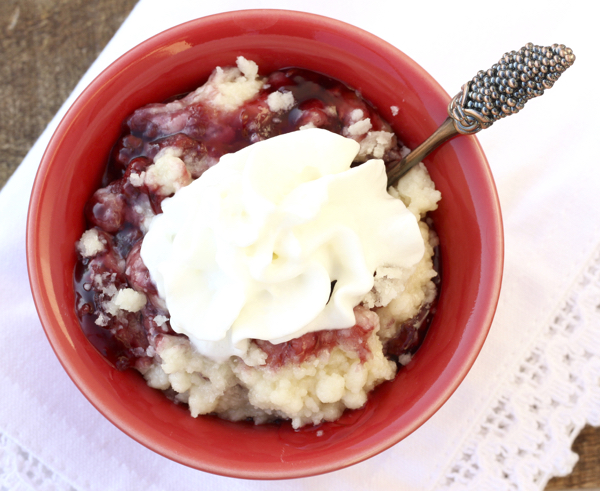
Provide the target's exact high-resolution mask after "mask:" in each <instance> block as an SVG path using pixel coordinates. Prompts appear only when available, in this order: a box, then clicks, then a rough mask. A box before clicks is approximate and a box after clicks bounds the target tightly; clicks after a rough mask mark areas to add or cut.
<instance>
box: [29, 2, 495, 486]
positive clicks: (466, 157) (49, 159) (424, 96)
mask: <svg viewBox="0 0 600 491" xmlns="http://www.w3.org/2000/svg"><path fill="white" fill-rule="evenodd" d="M238 55H243V56H245V57H246V58H248V59H251V60H254V61H256V62H257V63H258V65H259V67H260V70H261V73H264V74H267V73H270V72H271V71H273V70H276V69H279V68H283V67H288V66H296V67H303V68H308V69H310V70H314V71H317V72H322V73H324V74H326V75H329V76H331V77H334V78H337V79H339V80H342V81H344V82H346V83H347V84H348V85H350V86H352V87H354V88H355V89H357V90H358V91H360V93H361V94H362V95H363V96H364V98H365V99H367V100H369V101H370V102H371V103H372V104H374V105H375V107H376V108H377V109H378V110H379V112H380V114H381V115H382V116H383V117H384V118H385V119H387V120H388V122H389V123H391V125H392V127H393V128H394V130H395V132H396V134H397V135H398V136H399V137H400V139H401V140H402V141H403V142H404V143H405V144H406V145H408V146H409V147H414V146H416V145H417V144H419V143H420V142H422V141H423V140H425V139H426V138H427V137H428V136H429V135H430V134H431V133H432V132H433V131H434V130H435V129H436V128H437V127H438V126H439V125H440V124H441V123H442V122H443V121H444V119H445V118H446V107H447V105H448V102H449V100H450V97H449V96H448V95H447V94H446V93H445V92H444V90H443V89H442V88H441V87H440V86H439V85H438V84H437V83H436V82H435V80H433V79H432V78H431V76H430V75H428V74H427V73H426V72H425V71H424V70H423V69H422V68H421V67H419V66H418V65H417V64H416V63H415V62H413V61H412V60H411V59H410V58H408V57H407V56H406V55H404V54H403V53H402V52H400V51H399V50H397V49H396V48H395V47H393V46H391V45H389V44H387V43H386V42H384V41H382V40H381V39H379V38H377V37H376V36H374V35H372V34H369V33H367V32H365V31H362V30H361V29H358V28H356V27H354V26H351V25H348V24H345V23H342V22H339V21H336V20H333V19H329V18H325V17H321V16H317V15H312V14H307V13H300V12H291V11H279V10H249V11H237V12H229V13H224V14H219V15H214V16H210V17H205V18H202V19H197V20H194V21H191V22H188V23H186V24H183V25H180V26H177V27H175V28H173V29H170V30H168V31H165V32H163V33H161V34H159V35H157V36H155V37H153V38H151V39H149V40H147V41H145V42H144V43H142V44H140V45H139V46H137V47H136V48H134V49H132V50H131V51H129V52H128V53H126V54H125V55H124V56H122V57H121V58H119V59H118V60H117V61H116V62H114V63H113V64H112V65H111V66H109V67H108V68H107V69H106V70H105V71H104V72H103V73H102V74H101V75H100V76H99V77H98V78H97V79H96V80H94V81H93V82H92V83H91V84H90V86H89V87H88V88H87V89H85V90H84V91H83V93H82V94H81V95H80V96H79V98H78V99H77V100H76V102H75V103H74V104H73V106H72V107H71V108H70V110H69V111H68V113H67V114H66V116H65V117H64V119H63V120H62V122H61V123H60V124H59V126H58V128H57V130H56V132H55V133H54V136H53V137H52V139H51V141H50V144H49V145H48V148H47V150H46V152H45V154H44V157H43V159H42V163H41V166H40V169H39V171H38V174H37V177H36V180H35V184H34V188H33V193H32V197H31V203H30V208H29V216H28V222H27V261H28V267H29V276H30V282H31V288H32V291H33V296H34V299H35V304H36V307H37V310H38V313H39V316H40V319H41V322H42V325H43V327H44V329H45V331H46V335H47V336H48V339H49V341H50V343H51V345H52V347H53V349H54V351H55V353H56V355H57V357H58V358H59V360H60V362H61V363H62V365H63V367H64V369H65V370H66V371H67V373H68V374H69V376H70V377H71V378H72V380H73V381H74V382H75V384H76V385H77V387H78V388H79V389H80V390H81V392H82V393H83V394H84V395H85V396H86V397H87V398H88V399H89V401H90V402H91V403H92V404H93V405H94V406H95V407H96V408H97V409H98V410H99V411H100V412H101V413H102V414H104V415H105V416H106V418H108V419H109V420H110V421H111V422H112V423H114V424H115V425H116V426H117V427H118V428H120V429H121V430H123V431H124V432H125V433H126V434H128V435H129V436H131V437H132V438H134V439H135V440H137V441H138V442H139V443H141V444H143V445H145V446H146V447H148V448H150V449H152V450H154V451H156V452H158V453H159V454H162V455H164V456H165V457H168V458H170V459H172V460H175V461H177V462H180V463H182V464H185V465H188V466H191V467H194V468H197V469H201V470H203V471H208V472H212V473H215V474H221V475H226V476H232V477H240V478H249V479H281V478H294V477H303V476H310V475H315V474H320V473H325V472H329V471H333V470H336V469H340V468H343V467H346V466H349V465H352V464H355V463H357V462H360V461H362V460H364V459H367V458H369V457H371V456H373V455H375V454H377V453H379V452H381V451H383V450H385V449H387V448H389V447H390V446H392V445H394V444H395V443H397V442H399V441H400V440H402V439H403V438H405V437H406V436H407V435H409V434H410V433H411V432H413V431H414V430H415V429H417V428H418V427H419V426H420V425H422V424H423V423H424V422H425V421H426V420H427V419H428V418H429V417H431V416H432V415H433V413H434V412H435V411H437V410H438V409H439V408H440V406H442V404H443V403H444V402H445V401H446V400H447V399H448V397H450V395H451V394H452V392H453V391H454V390H455V389H456V388H457V386H458V385H459V384H460V382H461V381H462V380H463V378H464V377H465V375H466V374H467V372H468V370H469V369H470V367H471V366H472V364H473V362H474V361H475V358H476V356H477V354H478V353H479V351H480V349H481V347H482V345H483V342H484V340H485V337H486V335H487V333H488V330H489V328H490V324H491V322H492V318H493V315H494V311H495V308H496V304H497V300H498V295H499V291H500V282H501V276H502V264H503V233H502V222H501V215H500V208H499V204H498V198H497V194H496V189H495V186H494V182H493V179H492V176H491V174H490V169H489V167H488V164H487V161H486V158H485V156H484V154H483V151H482V150H481V147H480V146H479V143H478V141H477V139H476V138H475V137H461V138H458V139H455V140H453V141H452V142H450V143H447V144H446V145H444V146H443V147H441V148H440V149H439V150H437V151H436V152H434V153H432V154H431V155H430V156H429V157H428V158H427V159H426V160H425V163H426V165H427V167H428V168H429V172H430V174H431V177H432V178H433V180H434V181H435V183H436V186H437V188H438V189H439V190H440V191H441V192H442V197H443V198H442V201H441V203H440V206H439V209H438V210H437V211H436V212H435V213H434V214H433V219H434V220H435V226H436V229H437V232H438V234H439V236H440V241H441V264H442V278H443V281H442V288H441V294H440V299H439V306H438V310H437V313H436V315H435V317H434V320H433V322H432V325H431V327H430V330H429V333H428V335H427V337H426V339H425V341H424V343H423V345H422V346H421V348H420V350H419V351H418V353H417V355H416V356H415V357H414V359H413V361H412V362H411V363H410V364H409V365H408V366H407V367H405V368H404V369H402V370H401V371H400V372H399V374H398V376H397V377H396V379H395V380H394V381H393V382H389V383H384V384H383V385H381V386H380V387H379V388H377V389H376V390H375V391H374V392H373V393H372V394H371V397H370V399H369V401H368V403H367V404H366V406H365V407H364V408H362V409H360V410H355V411H347V412H346V413H345V414H344V415H343V417H342V418H341V419H340V420H339V421H337V422H334V423H325V424H322V425H320V426H319V427H318V428H313V427H308V428H304V429H301V430H299V431H294V430H293V429H292V428H291V426H290V425H288V424H282V425H274V424H272V425H264V426H255V425H253V424H250V423H231V422H228V421H223V420H221V419H218V418H215V417H199V418H197V419H194V418H192V417H190V415H189V414H188V411H187V409H186V408H184V407H181V406H176V405H174V404H172V403H171V402H170V401H169V400H167V399H166V398H165V397H164V396H163V395H162V394H161V393H160V392H159V391H156V390H153V389H150V388H149V387H147V386H146V384H145V382H144V380H143V378H142V377H141V376H140V375H139V374H138V373H137V372H134V371H133V370H129V371H124V372H120V371H117V370H116V369H114V368H113V367H112V366H111V365H109V364H108V363H107V362H106V361H105V360H104V358H103V357H102V356H101V355H100V354H99V353H98V352H97V351H96V350H95V349H94V348H93V347H92V345H91V344H90V343H89V342H88V340H87V339H86V337H85V336H84V334H83V332H82V330H81V327H80V325H79V322H78V320H77V317H76V315H75V308H74V306H75V297H74V290H73V270H74V266H75V261H76V254H75V247H74V244H75V242H76V241H77V240H78V239H79V237H80V236H81V234H82V232H83V231H84V226H85V222H84V215H83V208H84V204H85V202H86V201H87V200H88V198H89V197H90V196H91V195H92V193H93V192H94V190H96V189H97V188H98V187H99V184H100V180H101V176H102V173H103V169H104V167H105V165H106V162H107V157H108V155H109V152H110V150H111V147H112V145H113V144H114V142H115V141H116V139H117V138H118V137H119V135H120V132H121V122H122V121H123V120H124V119H125V118H126V117H127V116H128V115H129V114H130V113H131V112H133V110H134V109H136V108H138V107H140V106H143V105H145V104H147V103H150V102H160V101H163V100H165V99H167V98H168V97H170V96H173V95H175V94H180V93H184V92H187V91H190V90H192V89H194V88H196V87H197V86H199V85H200V84H202V83H203V82H204V81H205V80H206V79H207V77H208V75H209V74H210V72H211V71H212V70H213V69H214V67H215V66H227V65H232V64H234V62H235V59H236V57H237V56H238ZM391 106H398V107H399V108H400V111H399V112H398V114H397V115H394V114H392V110H391V109H390V107H391Z"/></svg>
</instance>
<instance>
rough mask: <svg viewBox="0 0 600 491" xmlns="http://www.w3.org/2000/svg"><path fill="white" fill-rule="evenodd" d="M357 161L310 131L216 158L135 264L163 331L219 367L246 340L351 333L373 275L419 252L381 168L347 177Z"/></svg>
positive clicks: (338, 140) (337, 141) (182, 193)
mask: <svg viewBox="0 0 600 491" xmlns="http://www.w3.org/2000/svg"><path fill="white" fill-rule="evenodd" d="M358 151H359V144H358V143H357V142H356V141H354V140H352V139H348V138H344V137H343V136H340V135H337V134H334V133H331V132H329V131H326V130H322V129H307V130H303V131H296V132H292V133H288V134H284V135H281V136H277V137H274V138H271V139H268V140H265V141H261V142H258V143H255V144H253V145H251V146H249V147H246V148H244V149H242V150H240V151H238V152H236V153H233V154H228V155H224V156H223V157H222V158H221V159H220V162H219V164H218V165H215V166H213V167H211V168H210V169H208V170H207V171H206V172H204V174H202V176H201V177H200V178H198V179H197V180H195V181H193V182H192V183H191V184H189V185H188V186H186V187H183V188H181V189H179V190H178V191H177V192H176V194H175V195H174V196H173V197H172V198H168V199H166V200H164V201H163V203H162V209H163V213H162V214H160V215H157V216H156V217H154V218H153V219H152V222H151V223H150V226H149V231H148V233H147V234H146V236H145V238H144V240H143V243H142V248H141V256H142V259H143V261H144V263H145V264H146V266H147V267H148V270H149V271H150V275H151V277H152V279H153V281H154V282H155V283H156V286H157V289H158V293H159V295H160V297H161V298H163V299H164V300H165V302H166V305H167V308H168V309H169V313H170V316H171V318H170V321H171V327H172V328H173V330H175V331H176V332H178V333H182V334H185V335H187V336H188V337H189V338H190V340H191V342H192V343H193V344H194V345H195V347H196V348H197V349H198V351H199V352H200V353H202V354H203V355H205V356H208V357H209V358H211V359H213V360H215V361H219V362H221V361H224V360H225V359H227V358H228V357H230V356H232V355H240V356H243V355H244V354H245V352H246V351H247V349H248V344H249V340H250V339H261V340H268V341H270V342H272V343H274V344H278V343H281V342H284V341H288V340H290V339H293V338H296V337H299V336H301V335H303V334H305V333H307V332H312V331H319V330H323V329H341V328H348V327H352V326H353V325H354V324H355V316H354V312H353V308H354V307H355V306H356V305H358V304H359V303H360V302H361V300H362V299H363V298H364V296H365V295H366V294H367V293H368V292H369V291H370V290H371V289H372V288H373V284H374V278H373V275H374V272H375V270H376V269H377V268H378V267H380V266H396V267H403V268H412V267H413V266H414V265H415V264H416V263H418V262H419V260H420V259H421V257H422V256H423V254H424V244H423V238H422V236H421V233H420V231H419V226H418V224H417V220H416V218H415V216H414V215H413V214H412V213H410V212H409V211H408V210H407V209H406V207H405V205H404V204H403V203H402V201H400V200H399V199H396V198H393V197H391V196H390V195H389V194H388V192H387V189H386V186H387V177H386V173H385V166H384V163H383V161H382V160H369V161H367V162H365V163H364V164H362V165H360V166H358V167H354V168H351V167H350V166H351V164H352V161H353V159H354V158H355V157H356V155H357V153H358Z"/></svg>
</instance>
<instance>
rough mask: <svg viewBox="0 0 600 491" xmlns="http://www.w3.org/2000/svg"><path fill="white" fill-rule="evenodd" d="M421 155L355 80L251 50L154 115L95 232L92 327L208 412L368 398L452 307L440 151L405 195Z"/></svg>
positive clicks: (87, 243)
mask: <svg viewBox="0 0 600 491" xmlns="http://www.w3.org/2000/svg"><path fill="white" fill-rule="evenodd" d="M394 109H395V111H394ZM397 111H398V109H397V107H396V106H393V108H392V112H393V113H394V114H395V113H397ZM406 152H407V149H406V148H405V147H403V145H402V144H401V143H400V142H399V141H398V140H397V138H396V136H395V135H394V133H393V131H392V129H391V127H390V125H389V124H388V123H386V122H385V121H384V120H383V119H382V118H381V117H380V116H379V115H378V113H377V112H376V111H375V109H374V108H373V107H372V106H370V105H369V104H368V103H367V102H366V101H365V100H363V99H362V98H361V97H360V95H359V94H358V93H357V92H356V91H354V90H352V89H351V88H349V87H347V86H346V85H344V84H343V83H341V82H338V81H336V80H333V79H330V78H328V77H326V76H324V75H321V74H318V73H314V72H310V71H307V70H303V69H298V68H290V69H282V70H279V71H276V72H274V73H271V74H269V75H267V76H262V75H260V74H259V69H258V66H257V65H256V64H255V63H254V62H253V61H250V60H247V59H245V58H243V57H238V59H237V63H236V66H231V67H225V68H220V67H217V68H216V69H215V70H214V71H213V73H212V75H211V76H210V78H209V79H208V81H207V82H206V83H205V84H204V85H202V86H201V87H199V88H198V89H196V90H195V91H193V92H191V93H189V94H187V95H183V96H178V97H174V98H173V99H171V100H169V101H166V102H164V103H155V104H149V105H147V106H144V107H142V108H140V109H138V110H136V111H135V112H134V113H133V114H132V115H131V116H129V118H127V120H126V121H125V123H124V133H123V135H122V137H121V138H120V139H119V141H118V142H117V144H116V145H115V147H114V149H113V152H112V154H111V156H110V159H109V163H108V166H107V169H106V173H105V176H104V180H103V183H102V187H101V188H100V189H98V190H97V191H96V192H95V193H94V194H93V196H92V197H91V198H90V200H89V201H88V203H87V205H86V208H85V216H86V219H87V223H88V229H87V230H86V231H85V232H84V233H83V235H82V237H81V239H80V240H79V241H78V242H77V244H76V249H77V253H78V262H77V265H76V269H75V288H76V292H77V294H76V298H77V305H76V310H77V314H78V317H79V320H80V322H81V325H82V328H83V330H84V332H85V334H86V336H87V337H88V339H89V340H90V341H91V342H92V344H93V345H94V346H95V347H96V348H97V349H98V350H99V351H100V352H101V353H102V354H103V355H104V356H105V357H106V358H107V359H108V360H109V361H110V362H111V363H113V364H114V365H115V366H116V367H117V368H118V369H119V370H125V369H128V368H134V369H136V370H138V371H139V372H140V373H141V374H142V375H143V377H144V378H145V380H146V382H147V383H148V385H149V386H150V387H152V388H155V389H159V390H161V391H163V392H164V394H165V395H166V397H169V398H170V399H171V400H173V401H174V402H175V403H181V404H187V406H188V407H189V410H190V412H191V414H192V416H194V417H196V416H198V415H202V414H216V415H218V416H219V417H221V418H225V419H228V420H233V421H239V420H246V419H251V420H253V421H254V422H255V423H266V422H272V421H277V420H284V419H285V420H291V424H292V425H293V427H294V428H299V427H301V426H303V425H306V424H319V423H321V422H323V421H334V420H336V419H337V418H339V417H340V415H341V414H342V413H343V411H344V410H345V409H357V408H360V407H362V406H363V405H364V404H365V402H366V401H367V397H368V394H369V392H370V391H371V390H373V389H374V388H375V387H376V386H377V385H379V384H381V383H382V382H384V381H386V380H391V379H393V378H394V377H395V375H396V372H397V370H398V367H401V366H402V365H406V364H407V363H409V362H410V360H411V357H412V356H413V354H414V353H415V351H416V350H417V348H418V346H419V345H420V343H421V341H422V339H423V336H424V335H425V332H426V330H427V325H428V321H429V319H430V317H431V315H432V314H433V312H434V310H435V300H436V294H437V290H438V284H439V277H438V274H437V269H438V268H437V265H436V264H435V263H436V258H437V255H436V247H437V240H438V239H437V236H436V235H435V232H434V231H433V229H432V224H431V221H430V220H429V218H428V217H427V213H428V212H429V211H432V210H434V209H436V208H437V202H438V201H439V200H440V193H439V192H438V191H437V190H436V189H435V186H434V184H433V182H432V180H431V179H430V177H429V174H428V172H427V170H426V168H425V167H424V166H423V165H422V164H421V165H419V166H417V167H415V168H414V169H413V170H411V171H410V172H409V173H408V174H407V175H406V176H405V177H404V178H403V179H402V180H401V181H400V182H399V183H398V184H397V185H396V186H394V187H392V188H389V189H386V186H387V178H386V174H385V168H386V167H385V166H386V164H388V163H390V162H392V161H395V160H398V159H399V158H401V157H402V155H404V154H405V153H406Z"/></svg>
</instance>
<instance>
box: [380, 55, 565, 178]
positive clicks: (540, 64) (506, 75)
mask: <svg viewBox="0 0 600 491" xmlns="http://www.w3.org/2000/svg"><path fill="white" fill-rule="evenodd" d="M574 62H575V55H574V54H573V51H572V50H571V49H570V48H567V47H566V46H565V45H564V44H553V45H552V46H547V47H542V46H536V45H534V44H531V43H529V44H527V45H525V46H523V47H522V48H521V49H520V50H519V51H510V52H509V53H505V54H504V56H503V57H502V58H500V61H498V63H496V64H495V65H493V66H492V67H491V68H490V69H489V70H487V71H485V72H484V71H482V70H481V71H479V72H478V73H477V75H475V76H474V77H473V79H472V80H471V81H470V82H467V83H466V84H464V85H463V86H462V91H461V92H460V93H458V94H457V95H456V96H454V98H453V99H452V100H451V101H450V104H449V105H448V118H447V119H446V120H445V121H444V122H443V123H442V124H441V126H440V127H439V128H438V129H437V130H436V131H435V132H434V133H433V134H432V135H431V136H430V137H429V138H428V139H427V140H425V141H424V142H423V143H421V145H419V146H418V147H417V148H415V149H414V150H413V151H412V152H410V153H409V154H408V155H406V157H404V158H403V159H402V160H399V161H397V162H396V163H393V164H392V165H391V167H389V168H388V171H387V174H388V186H391V185H393V184H394V183H396V181H398V179H400V178H401V177H402V176H403V175H404V174H406V173H407V172H408V171H409V170H410V169H411V168H412V167H413V166H414V165H416V164H417V163H419V162H421V160H423V159H424V158H425V157H426V156H427V155H429V153H430V152H431V151H432V150H434V149H435V148H436V147H438V146H439V145H441V144H442V143H444V142H446V141H447V140H449V139H450V138H453V137H455V136H458V135H473V134H475V133H477V132H479V131H481V130H482V129H485V128H489V127H490V126H491V125H492V124H493V123H494V122H495V121H497V120H499V119H502V118H505V117H506V116H510V115H511V114H515V113H518V112H519V111H520V110H521V109H523V107H524V106H525V103H526V102H527V101H528V100H530V99H533V98H534V97H538V96H540V95H542V94H543V93H544V90H545V89H550V88H551V87H552V86H553V85H554V82H556V81H557V80H558V79H559V77H560V76H561V74H562V73H563V72H564V71H565V70H566V69H567V68H569V67H570V66H571V65H572V64H573V63H574Z"/></svg>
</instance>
